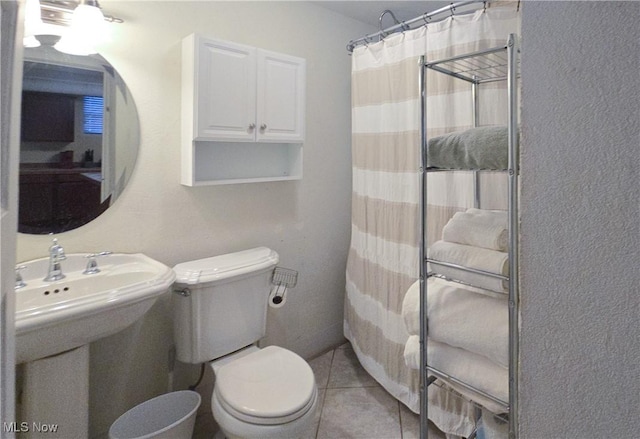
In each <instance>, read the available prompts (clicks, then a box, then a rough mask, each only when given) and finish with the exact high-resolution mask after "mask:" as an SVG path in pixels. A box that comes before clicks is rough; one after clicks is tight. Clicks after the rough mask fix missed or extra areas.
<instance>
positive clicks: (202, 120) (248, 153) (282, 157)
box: [182, 34, 305, 186]
mask: <svg viewBox="0 0 640 439" xmlns="http://www.w3.org/2000/svg"><path fill="white" fill-rule="evenodd" d="M304 110H305V60H304V59H302V58H297V57H293V56H290V55H284V54H280V53H276V52H271V51H266V50H262V49H258V48H255V47H251V46H245V45H241V44H236V43H232V42H228V41H221V40H214V39H209V38H204V37H201V36H199V35H196V34H193V35H190V36H188V37H186V38H185V39H184V40H183V43H182V184H184V185H187V186H198V185H209V184H228V183H241V182H253V181H271V180H293V179H300V178H302V142H303V141H304V122H305V111H304Z"/></svg>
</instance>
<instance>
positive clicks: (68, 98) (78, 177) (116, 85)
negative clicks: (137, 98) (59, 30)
mask: <svg viewBox="0 0 640 439" xmlns="http://www.w3.org/2000/svg"><path fill="white" fill-rule="evenodd" d="M139 144H140V127H139V122H138V113H137V111H136V106H135V103H134V102H133V98H132V96H131V94H130V92H129V90H128V89H127V86H126V84H125V83H124V81H123V80H122V78H121V77H120V75H118V72H116V71H115V69H114V68H113V67H112V66H111V65H110V64H109V63H108V62H107V61H106V60H105V59H104V58H103V57H101V56H100V55H92V56H73V55H67V54H64V53H61V52H58V51H57V50H55V49H54V48H53V47H51V46H48V45H43V46H40V47H37V48H25V51H24V73H23V86H22V116H21V138H20V195H19V207H18V231H19V232H21V233H31V234H48V233H60V232H65V231H67V230H72V229H75V228H77V227H80V226H82V225H84V224H86V223H88V222H89V221H91V220H93V219H94V218H96V217H97V216H98V215H100V214H101V213H102V212H104V211H105V210H106V209H108V208H109V206H111V205H112V204H113V203H114V202H115V200H116V199H117V198H118V196H119V195H120V194H121V193H122V190H123V189H124V187H125V185H126V183H127V181H128V180H129V178H130V177H131V174H132V172H133V168H134V165H135V161H136V157H137V154H138V145H139Z"/></svg>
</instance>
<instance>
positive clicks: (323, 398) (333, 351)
mask: <svg viewBox="0 0 640 439" xmlns="http://www.w3.org/2000/svg"><path fill="white" fill-rule="evenodd" d="M336 349H337V348H335V349H334V350H332V351H331V361H330V362H329V374H328V375H327V383H326V384H325V388H324V395H323V396H322V401H321V404H320V416H318V425H317V426H316V434H315V436H314V438H316V439H318V433H320V424H321V423H322V412H323V411H324V402H325V400H326V399H327V389H328V388H329V380H331V369H333V358H334V357H335V355H336Z"/></svg>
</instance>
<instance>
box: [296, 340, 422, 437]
mask: <svg viewBox="0 0 640 439" xmlns="http://www.w3.org/2000/svg"><path fill="white" fill-rule="evenodd" d="M309 364H310V365H311V368H312V369H313V371H314V373H315V375H316V382H317V384H318V390H319V392H320V393H319V397H320V401H321V402H322V404H321V406H320V410H318V415H317V418H318V420H317V422H316V425H315V426H314V428H313V429H312V431H310V432H309V435H308V436H307V437H305V439H312V438H315V439H338V438H340V439H351V438H354V439H355V438H363V439H365V438H366V439H411V438H418V437H420V434H419V430H420V422H419V417H418V416H417V415H416V414H414V413H413V412H411V411H410V410H409V409H408V408H406V407H405V405H404V404H402V403H400V402H398V400H396V399H395V398H394V397H392V396H391V395H389V394H388V393H387V392H386V390H384V389H383V388H382V387H380V385H379V384H378V383H377V382H376V381H375V380H374V379H373V378H372V377H371V376H369V374H368V373H367V372H366V371H365V370H364V369H363V368H362V366H360V363H359V362H358V359H357V357H356V355H355V353H354V352H353V349H352V348H351V345H350V344H349V343H345V344H343V345H342V346H340V347H338V348H337V349H334V350H333V351H330V352H327V353H326V354H324V355H321V356H319V357H317V358H315V359H313V360H311V361H309Z"/></svg>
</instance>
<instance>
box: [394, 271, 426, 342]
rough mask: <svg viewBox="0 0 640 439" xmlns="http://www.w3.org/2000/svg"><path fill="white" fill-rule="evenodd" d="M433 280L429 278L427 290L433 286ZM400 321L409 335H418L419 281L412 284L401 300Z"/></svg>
mask: <svg viewBox="0 0 640 439" xmlns="http://www.w3.org/2000/svg"><path fill="white" fill-rule="evenodd" d="M433 279H434V278H429V279H428V280H427V282H429V287H428V288H427V291H428V290H429V288H431V285H432V284H433ZM401 315H402V319H403V320H404V326H405V328H407V333H408V334H409V335H420V281H419V280H418V281H416V282H414V283H413V284H412V285H411V286H410V287H409V289H408V290H407V292H406V294H405V295H404V299H403V300H402V311H401Z"/></svg>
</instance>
